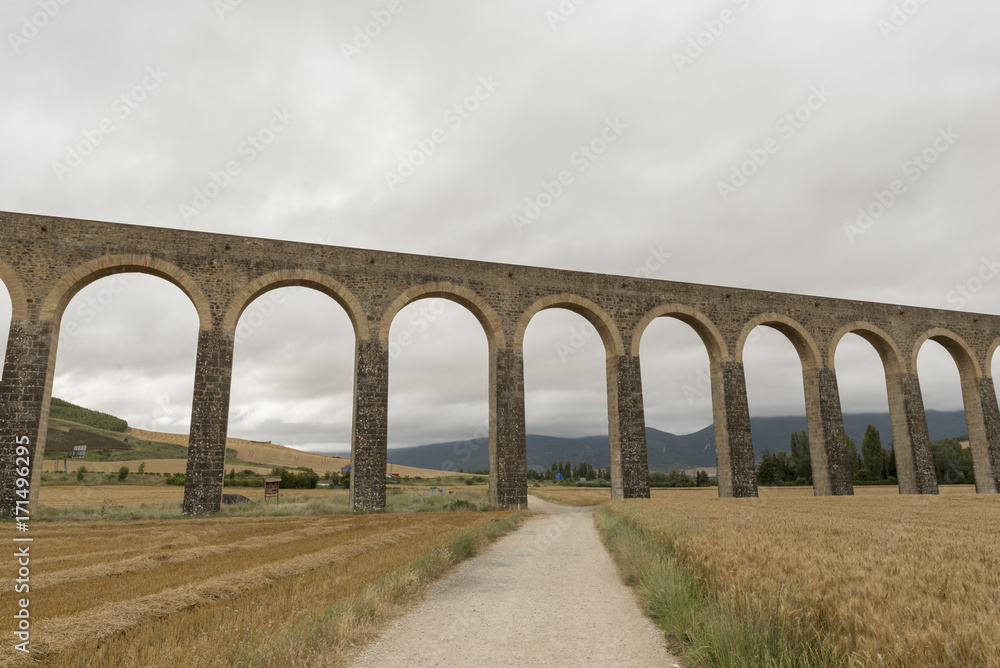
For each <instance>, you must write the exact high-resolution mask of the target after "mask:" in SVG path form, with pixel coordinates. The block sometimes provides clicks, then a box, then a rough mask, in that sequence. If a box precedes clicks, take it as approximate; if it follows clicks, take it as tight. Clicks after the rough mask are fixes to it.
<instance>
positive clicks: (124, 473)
mask: <svg viewBox="0 0 1000 668" xmlns="http://www.w3.org/2000/svg"><path fill="white" fill-rule="evenodd" d="M127 477H128V467H127V466H123V467H121V468H120V469H118V480H125V478H127Z"/></svg>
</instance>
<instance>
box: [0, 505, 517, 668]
mask: <svg viewBox="0 0 1000 668" xmlns="http://www.w3.org/2000/svg"><path fill="white" fill-rule="evenodd" d="M507 515H509V513H461V512H458V513H456V512H452V513H420V514H380V515H370V516H354V515H339V516H338V515H323V516H293V517H266V518H262V517H256V518H224V519H223V518H215V519H187V520H158V521H148V522H143V521H135V522H40V523H35V524H34V525H33V526H32V529H31V531H32V536H33V538H34V542H33V543H32V547H31V550H32V560H31V567H32V572H31V592H30V595H31V610H32V631H33V632H32V645H31V647H32V652H31V657H32V662H31V663H30V664H29V663H28V662H26V661H25V660H24V658H23V655H21V654H20V653H19V652H16V651H14V650H13V648H12V647H11V643H7V644H6V645H5V646H4V648H3V650H0V664H2V665H32V666H35V665H37V666H51V667H53V668H55V667H59V668H67V667H73V666H81V667H83V666H87V667H90V668H101V667H109V668H110V667H112V666H143V667H146V666H150V667H153V666H169V667H171V668H177V667H178V666H192V667H197V666H233V665H241V666H243V665H259V666H295V665H339V664H340V663H341V662H342V660H343V657H344V652H345V651H347V650H349V649H350V646H351V645H352V644H354V643H362V642H365V641H367V640H369V639H370V638H371V637H372V634H373V633H374V630H373V629H374V624H368V623H367V622H366V621H365V620H363V619H362V620H357V619H354V620H352V621H351V623H350V627H349V633H347V632H344V633H342V634H341V636H342V637H340V638H339V645H338V644H337V643H336V642H334V643H332V644H330V645H329V646H327V644H326V640H324V645H323V647H324V650H326V649H328V651H324V652H323V655H322V656H319V657H317V656H316V655H315V648H313V650H312V652H313V654H311V655H309V654H308V648H306V647H305V646H304V645H303V643H302V642H301V640H302V637H303V633H306V634H308V633H310V632H311V630H315V628H318V625H321V623H322V620H323V615H324V614H325V613H324V610H326V609H327V608H328V606H329V605H330V604H331V603H335V602H337V601H347V600H350V599H351V598H352V597H356V596H358V594H359V592H361V591H362V589H363V588H364V587H366V586H367V585H369V584H371V583H372V582H373V581H375V580H376V579H377V578H378V577H379V576H381V575H383V574H385V573H387V572H390V571H393V570H394V569H398V568H400V567H402V566H404V565H406V564H408V563H410V562H412V561H413V560H414V559H416V558H417V557H419V556H421V555H424V554H425V553H427V552H428V551H429V550H432V549H434V548H436V547H439V546H441V545H444V544H445V543H446V542H447V541H448V540H450V539H452V538H454V536H455V535H456V534H457V533H458V532H459V531H461V530H462V529H463V528H467V527H471V526H480V525H483V524H485V523H487V522H490V521H492V520H495V519H497V518H500V517H506V516H507ZM8 561H9V560H8ZM3 576H4V581H3V582H2V583H0V586H2V587H3V588H4V589H5V590H6V591H11V590H12V586H13V583H12V578H13V571H12V570H11V569H10V568H7V569H5V571H4V572H3ZM5 600H6V601H7V604H6V607H7V608H8V612H9V616H8V618H10V616H12V615H13V614H14V610H13V602H12V597H6V599H5ZM366 624H367V625H366ZM369 627H370V628H369ZM317 632H318V631H317ZM323 632H324V633H326V634H327V635H329V631H328V630H326V631H323ZM324 637H325V636H324Z"/></svg>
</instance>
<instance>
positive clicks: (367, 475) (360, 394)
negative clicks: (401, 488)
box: [350, 340, 389, 513]
mask: <svg viewBox="0 0 1000 668" xmlns="http://www.w3.org/2000/svg"><path fill="white" fill-rule="evenodd" d="M354 350H355V353H354V427H353V429H352V432H351V494H350V499H351V501H350V503H351V510H353V511H354V512H356V513H371V512H376V511H380V510H385V472H386V456H387V448H388V428H389V427H388V425H389V422H388V419H389V418H388V416H389V346H388V345H387V344H383V343H380V342H379V341H377V340H359V341H358V342H357V344H356V345H355V349H354Z"/></svg>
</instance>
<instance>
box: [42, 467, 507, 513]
mask: <svg viewBox="0 0 1000 668" xmlns="http://www.w3.org/2000/svg"><path fill="white" fill-rule="evenodd" d="M88 475H95V476H100V478H101V480H100V482H97V483H95V484H113V482H112V481H111V480H109V479H108V474H103V473H102V474H88ZM110 475H111V476H112V477H114V478H115V479H117V475H116V474H110ZM132 477H133V476H131V475H130V476H129V479H130V480H131V479H132ZM137 477H139V478H142V477H155V476H137ZM159 479H160V480H162V478H159ZM65 484H69V483H68V481H67V482H66V483H65ZM223 491H224V493H226V494H242V495H243V496H246V497H248V498H250V499H251V500H250V502H249V503H238V504H233V505H223V506H222V510H221V511H220V512H219V513H218V515H215V517H287V516H291V515H336V514H348V513H350V512H351V509H350V508H349V507H348V503H349V501H348V495H347V494H343V493H339V494H338V493H332V492H331V493H330V494H329V496H326V495H322V494H310V495H308V496H307V495H303V494H296V493H295V490H282V492H281V496H280V498H279V502H278V503H275V502H274V501H273V500H272V501H271V502H270V503H266V504H265V503H264V502H263V501H262V500H261V499H260V490H259V489H258V490H257V493H256V494H250V493H248V491H249V490H247V489H246V488H243V487H236V488H225V489H224V490H223ZM491 510H497V509H496V508H493V507H492V506H490V504H489V503H488V502H487V501H486V500H485V499H483V498H482V497H481V496H479V495H474V494H468V495H466V494H461V493H456V494H455V495H453V496H450V497H449V496H448V495H446V494H434V495H431V494H419V493H415V492H410V493H406V492H404V493H401V494H393V495H390V496H389V497H387V501H386V512H390V513H425V512H486V511H491ZM181 517H184V515H183V514H182V512H181V504H180V503H179V502H177V501H163V502H160V503H143V504H116V503H114V502H112V501H104V502H103V503H89V504H80V505H75V506H63V507H59V508H56V507H43V508H41V509H40V510H39V512H38V514H37V515H35V516H34V518H33V519H35V520H40V521H46V520H48V521H72V520H79V521H94V520H115V521H126V520H153V519H180V518H181Z"/></svg>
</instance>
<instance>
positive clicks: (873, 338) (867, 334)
mask: <svg viewBox="0 0 1000 668" xmlns="http://www.w3.org/2000/svg"><path fill="white" fill-rule="evenodd" d="M848 334H857V335H858V336H860V337H861V338H863V339H864V340H865V341H867V342H868V343H870V344H871V346H872V347H873V348H874V349H875V352H877V353H878V354H879V357H881V358H882V365H883V366H884V367H885V372H886V373H887V374H896V373H903V372H904V371H905V370H906V358H905V357H904V356H903V352H902V351H901V350H900V349H899V346H898V345H897V344H896V341H895V340H894V339H893V338H892V337H891V336H889V334H887V333H886V332H885V330H883V329H882V328H880V327H878V326H877V325H873V324H872V323H870V322H865V321H863V320H856V321H854V322H851V323H848V324H846V325H844V326H843V327H841V328H840V329H838V330H837V331H836V333H835V334H834V335H833V338H832V339H831V340H830V350H829V352H828V355H829V357H828V358H827V359H828V360H829V364H828V365H827V366H829V367H830V368H831V369H832V368H834V360H835V359H836V355H837V346H839V345H840V342H841V340H843V338H844V337H845V336H847V335H848Z"/></svg>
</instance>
